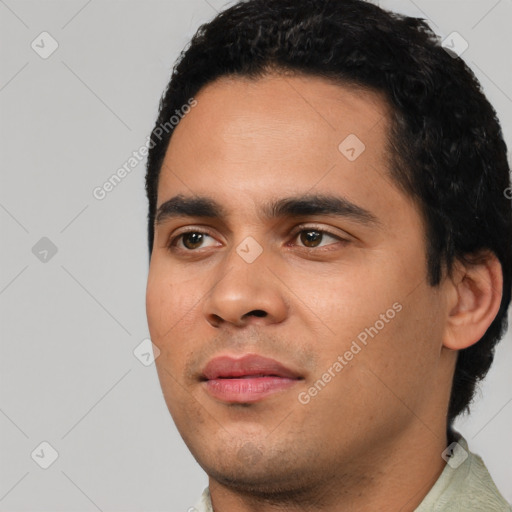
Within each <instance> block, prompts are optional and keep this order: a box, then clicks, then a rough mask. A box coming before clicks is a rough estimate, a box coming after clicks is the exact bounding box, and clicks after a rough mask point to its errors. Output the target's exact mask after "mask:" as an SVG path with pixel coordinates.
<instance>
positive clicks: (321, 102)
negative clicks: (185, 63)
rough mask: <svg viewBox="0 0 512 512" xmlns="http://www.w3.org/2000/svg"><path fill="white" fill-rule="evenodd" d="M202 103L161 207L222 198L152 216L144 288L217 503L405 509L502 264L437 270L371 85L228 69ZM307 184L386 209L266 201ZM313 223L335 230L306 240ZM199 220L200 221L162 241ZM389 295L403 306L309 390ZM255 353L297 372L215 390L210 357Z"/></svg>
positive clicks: (227, 506) (424, 484)
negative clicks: (350, 140)
mask: <svg viewBox="0 0 512 512" xmlns="http://www.w3.org/2000/svg"><path fill="white" fill-rule="evenodd" d="M196 100H197V102H198V104H197V106H196V107H194V108H193V109H192V110H191V112H190V113H189V114H187V115H186V116H185V117H184V119H183V120H182V121H181V122H180V124H179V125H178V126H177V128H176V130H175V132H174V134H173V137H172V139H171V142H170V144H169V147H168V150H167V153H166V156H165V160H164V164H163V167H162V172H161V176H160V180H159V186H158V201H157V206H160V205H162V204H163V203H164V202H165V201H167V200H168V199H170V198H171V197H174V196H176V195H178V194H182V195H183V196H186V197H191V196H193V195H201V196H209V197H211V198H212V199H214V200H215V201H217V202H219V203H220V204H221V205H222V206H223V208H224V209H225V211H226V215H225V216H223V217H221V218H204V217H199V216H193V217H188V216H181V217H176V218H168V219H166V220H164V221H162V222H160V223H157V224H156V225H155V240H154V246H153V253H152V258H151V263H150V270H149V277H148V284H147V301H146V304H147V317H148V324H149V329H150V333H151V338H152V341H153V343H154V344H155V345H156V346H157V347H158V348H159V349H160V351H161V353H160V356H159V357H158V358H157V359H156V367H157V371H158V375H159V379H160V383H161V386H162V390H163V394H164V397H165V400H166V403H167V406H168V409H169V411H170V413H171V415H172V417H173V419H174V421H175V423H176V426H177V428H178V430H179V431H180V433H181V435H182V437H183V439H184V441H185V443H186V444H187V446H188V447H189V449H190V451H191V452H192V454H193V455H194V457H195V458H196V460H197V461H198V462H199V464H200V465H201V466H202V467H203V469H204V470H205V471H206V472H207V473H208V475H209V484H210V492H211V496H212V503H213V507H214V510H216V511H230V510H237V511H240V512H246V511H262V510H264V511H277V510H287V511H299V510H307V511H324V510H325V511H327V510H329V511H333V510H335V511H352V510H353V511H356V510H357V511H363V512H364V511H373V510H380V511H397V510H401V511H409V510H410V511H412V510H414V509H415V508H416V507H417V506H418V504H419V503H420V502H421V501H422V499H423V498H424V496H425V495H426V494H427V492H428V491H429V489H430V488H431V487H432V485H433V483H434V482H435V480H436V479H437V478H438V476H439V474H440V473H441V471H442V470H443V468H444V465H445V461H444V460H443V459H442V457H441V453H442V452H443V450H444V449H445V448H446V446H447V439H446V434H445V432H446V412H447V407H448V400H449V394H450V387H451V380H452V377H453V371H454V367H455V362H456V354H457V350H459V349H461V348H464V347H466V346H469V345H471V344H472V343H475V342H476V341H478V339H480V337H481V336H482V335H483V333H484V332H485V330H486V329H487V327H488V326H489V325H490V323H491V322H492V320H493V318H494V316H495V315H496V313H497V311H498V308H499V300H500V297H501V269H500V266H499V263H498V262H497V260H496V258H495V257H493V255H489V256H488V258H487V259H486V260H485V262H483V263H481V264H479V265H478V266H476V265H475V266H471V267H469V266H463V265H457V266H456V268H455V271H454V273H453V275H452V276H450V277H445V278H444V279H443V282H442V283H441V285H440V286H437V287H431V286H429V284H428V282H427V280H426V277H427V274H426V269H427V262H426V253H425V250H426V249H425V235H424V233H425V226H424V224H423V221H422V216H421V214H420V211H419V209H418V207H417V205H416V204H415V203H414V202H413V201H412V200H411V199H410V198H409V197H407V196H406V195H405V194H404V193H403V192H402V191H401V190H400V189H399V188H398V187H397V186H396V185H395V184H394V182H393V181H392V179H391V178H390V177H389V172H388V164H387V162H388V154H387V146H386V137H387V133H388V129H389V107H388V106H387V103H386V102H385V100H384V98H383V97H381V96H380V95H378V94H377V93H373V92H369V91H362V90H358V89H355V88H354V87H352V86H342V85H339V84H334V83H330V82H328V81H326V80H324V79H321V78H316V77H311V76H286V75H277V74H270V75H268V76H266V77H264V78H259V79H257V80H249V79H242V78H236V79H228V78H222V79H220V80H217V81H216V82H214V83H212V84H210V85H208V86H206V87H205V88H203V89H202V90H201V91H200V93H199V94H198V95H197V96H196ZM349 134H356V135H357V137H358V138H359V139H360V140H361V141H363V143H364V144H365V150H364V152H362V153H361V154H360V155H359V157H358V158H357V159H355V160H354V161H349V160H348V159H347V158H346V157H345V156H344V155H343V154H342V153H341V152H340V150H339V149H338V146H339V144H340V143H341V142H342V141H343V140H344V139H345V138H346V137H347V136H348V135H349ZM313 193H314V194H331V195H332V194H335V195H338V196H343V197H345V198H347V199H348V200H350V201H351V202H353V203H355V204H356V205H358V206H360V207H361V208H364V209H366V210H368V211H370V212H371V213H372V214H373V216H374V217H375V219H376V222H375V223H372V224H364V223H361V222H358V221H357V220H356V219H353V218H350V217H339V216H335V215H305V216H300V217H298V216H292V217H283V218H266V217H264V216H263V214H262V206H263V205H264V204H265V203H266V202H268V201H270V200H276V199H281V198H284V197H288V196H295V195H299V196H304V195H305V194H313ZM303 224H304V225H305V227H304V228H302V229H307V230H311V229H314V230H326V231H328V232H329V234H324V235H323V238H322V237H318V238H319V239H318V240H317V241H316V242H308V239H307V238H306V237H304V231H303V232H302V236H301V233H300V232H299V231H297V230H296V228H297V227H298V226H302V225H303ZM189 227H190V228H191V229H192V230H193V231H195V232H200V233H206V234H207V235H208V236H205V237H203V239H202V242H200V243H199V244H198V245H196V246H194V245H193V244H194V243H196V240H194V239H192V240H191V239H190V237H189V238H188V239H187V240H185V239H186V237H181V238H178V239H177V240H175V243H176V244H177V245H175V246H174V249H173V250H170V249H169V248H168V243H169V240H170V239H171V238H172V237H177V236H179V235H180V234H182V233H183V229H184V228H189ZM331 235H334V237H332V236H331ZM247 237H252V238H253V239H254V240H256V241H257V243H258V244H259V245H260V246H261V248H262V250H263V252H262V253H261V254H260V255H259V256H258V257H257V258H256V259H255V260H254V261H253V262H252V263H248V262H247V261H245V260H244V259H243V258H242V257H241V256H240V255H239V254H238V253H237V247H238V246H239V245H240V244H241V243H242V242H243V241H244V240H245V239H246V238H247ZM337 237H339V238H337ZM185 241H186V242H187V243H188V245H187V246H185V245H184V242H185ZM308 243H309V246H308ZM201 244H202V245H201ZM242 246H243V244H242ZM187 247H192V248H187ZM194 247H197V248H194ZM396 303H398V304H399V305H400V306H401V310H400V312H397V313H396V315H395V316H394V318H393V319H391V320H389V321H388V322H386V323H385V325H384V327H383V328H382V329H380V330H379V332H378V334H377V335H375V337H374V338H369V339H368V342H367V345H366V346H362V348H361V350H360V351H359V352H358V353H357V354H356V355H354V357H353V359H352V360H351V361H347V364H346V365H344V366H343V369H342V370H341V371H340V372H338V373H336V376H335V377H332V378H331V380H330V382H329V383H328V384H327V385H325V387H323V389H322V390H321V391H320V392H318V393H317V394H316V396H313V397H311V399H310V401H309V402H308V403H307V404H304V403H301V402H300V401H299V399H298V396H299V394H300V393H301V392H302V393H304V392H308V390H309V389H310V388H311V387H312V386H314V383H315V382H317V381H318V379H319V378H321V377H322V375H323V374H324V373H325V372H327V371H328V369H329V368H332V366H333V363H334V362H335V361H337V360H338V359H337V358H338V356H339V355H343V354H344V353H345V352H346V351H347V350H349V349H350V346H351V343H352V342H353V340H356V339H357V336H358V334H359V333H361V332H362V331H364V330H365V328H368V327H370V326H374V325H375V323H376V321H377V320H379V319H381V318H382V317H381V315H382V314H385V313H386V311H387V310H389V309H390V308H392V305H393V304H396ZM254 311H259V313H258V314H252V313H251V312H254ZM246 353H251V354H261V355H264V356H266V357H271V358H274V359H276V360H278V361H280V362H281V363H282V364H284V365H285V366H287V367H289V368H291V369H293V370H295V371H297V372H298V373H299V374H300V375H301V377H302V380H299V381H297V382H296V384H294V385H293V386H292V387H291V388H289V389H286V390H283V391H280V392H278V393H275V394H273V395H271V396H269V397H267V398H265V399H263V400H261V401H259V402H255V403H251V404H243V405H241V404H227V403H225V402H222V401H219V400H217V399H214V398H212V397H211V396H210V395H209V394H208V393H207V392H206V391H205V389H204V386H203V385H202V383H201V382H200V380H199V375H200V373H201V370H202V368H203V367H204V365H205V364H206V363H207V362H208V361H209V360H210V359H211V358H212V357H214V356H218V355H224V354H232V355H241V354H246ZM331 372H332V370H331ZM302 396H304V395H302Z"/></svg>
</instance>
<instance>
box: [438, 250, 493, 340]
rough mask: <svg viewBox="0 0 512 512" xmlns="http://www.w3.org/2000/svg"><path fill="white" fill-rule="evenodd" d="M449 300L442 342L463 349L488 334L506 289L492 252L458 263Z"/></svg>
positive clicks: (451, 279) (451, 284)
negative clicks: (469, 261)
mask: <svg viewBox="0 0 512 512" xmlns="http://www.w3.org/2000/svg"><path fill="white" fill-rule="evenodd" d="M450 281H451V282H450V288H451V289H450V299H451V300H449V301H448V303H447V307H448V316H447V325H446V331H445V336H444V340H443V345H444V347H446V348H449V349H451V350H462V349H464V348H467V347H470V346H471V345H474V344H475V343H476V342H477V341H479V340H480V339H481V338H482V336H483V335H484V334H485V332H486V331H487V329H488V328H489V326H490V325H491V323H492V322H493V320H494V319H495V317H496V315H497V314H498V311H499V308H500V304H501V297H502V292H503V274H502V269H501V264H500V262H499V260H498V258H497V257H496V255H495V254H494V253H492V252H489V251H486V252H484V253H480V254H479V255H478V258H477V257H474V258H473V260H472V262H471V263H468V262H466V263H462V262H458V263H457V265H456V270H455V272H454V276H453V278H450Z"/></svg>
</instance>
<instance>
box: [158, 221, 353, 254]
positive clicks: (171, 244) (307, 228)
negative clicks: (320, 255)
mask: <svg viewBox="0 0 512 512" xmlns="http://www.w3.org/2000/svg"><path fill="white" fill-rule="evenodd" d="M305 231H316V232H318V233H321V234H322V235H329V236H330V237H332V238H336V239H337V240H338V241H339V242H341V243H348V242H349V241H348V240H347V239H345V238H342V237H340V236H339V235H335V234H334V233H332V232H331V231H328V230H326V229H323V228H321V227H320V226H311V225H301V226H298V227H297V228H296V229H295V230H294V231H293V233H292V234H291V236H292V240H295V239H296V238H297V237H298V236H299V235H300V234H301V233H303V232H305ZM190 233H197V234H200V235H208V236H209V237H211V238H214V237H212V236H211V235H210V234H209V233H208V232H206V231H202V230H200V229H194V228H189V229H187V230H186V231H183V232H181V233H180V234H179V235H176V236H174V237H172V238H171V239H170V240H169V243H168V244H167V249H168V250H169V251H176V252H185V253H194V252H198V251H200V250H201V248H199V249H183V248H181V247H176V243H177V242H178V241H179V240H182V239H183V237H184V236H185V235H188V234H190ZM322 241H323V240H322ZM329 245H332V244H329ZM329 245H327V246H326V247H329ZM300 248H301V249H303V250H306V251H317V252H318V251H322V250H332V249H325V248H322V247H320V248H317V247H304V246H300Z"/></svg>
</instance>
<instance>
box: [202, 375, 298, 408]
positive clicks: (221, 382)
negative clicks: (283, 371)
mask: <svg viewBox="0 0 512 512" xmlns="http://www.w3.org/2000/svg"><path fill="white" fill-rule="evenodd" d="M297 382H298V380H297V379H288V378H286V377H254V378H250V377H248V378H245V379H212V380H207V381H206V382H205V383H204V384H205V386H206V390H207V391H208V393H209V394H210V395H211V396H213V397H214V398H217V399H219V400H222V401H223V402H231V403H250V402H257V401H258V400H262V399H263V398H265V397H267V396H270V395H272V394H274V393H276V392H278V391H283V390H285V389H288V388H290V387H292V386H293V385H294V384H296V383H297Z"/></svg>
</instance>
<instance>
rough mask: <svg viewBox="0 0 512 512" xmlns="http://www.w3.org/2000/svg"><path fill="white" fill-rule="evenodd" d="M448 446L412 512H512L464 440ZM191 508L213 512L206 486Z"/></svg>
mask: <svg viewBox="0 0 512 512" xmlns="http://www.w3.org/2000/svg"><path fill="white" fill-rule="evenodd" d="M450 447H452V449H451V450H449V449H447V450H448V451H449V453H447V454H446V455H445V460H448V463H447V464H446V466H445V468H444V469H443V472H442V473H441V475H440V476H439V478H438V479H437V481H436V483H435V484H434V486H433V487H432V488H431V489H430V491H429V493H428V494H427V495H426V496H425V498H423V501H422V502H421V503H420V505H419V506H418V507H417V508H416V509H415V511H414V512H440V511H442V512H467V511H475V512H476V511H478V512H512V507H511V506H510V504H509V503H507V502H506V501H505V498H503V496H502V495H501V494H500V492H499V491H498V489H497V487H496V485H495V484H494V482H493V480H492V478H491V475H490V474H489V471H488V470H487V468H486V467H485V464H484V462H483V461H482V459H481V458H480V457H479V456H478V455H475V454H474V453H472V452H470V451H469V448H468V444H467V442H466V440H465V439H464V438H463V437H462V436H460V437H459V438H458V440H457V442H456V443H455V442H454V443H452V444H451V445H450ZM450 447H449V448H450ZM443 454H445V452H443ZM448 455H450V456H448ZM190 510H191V512H214V511H213V508H212V502H211V499H210V491H209V489H208V487H207V488H206V489H205V490H204V491H203V494H202V496H201V498H200V500H199V501H198V503H197V504H196V506H195V508H193V509H190Z"/></svg>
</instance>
